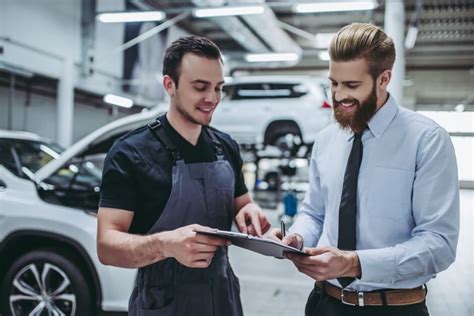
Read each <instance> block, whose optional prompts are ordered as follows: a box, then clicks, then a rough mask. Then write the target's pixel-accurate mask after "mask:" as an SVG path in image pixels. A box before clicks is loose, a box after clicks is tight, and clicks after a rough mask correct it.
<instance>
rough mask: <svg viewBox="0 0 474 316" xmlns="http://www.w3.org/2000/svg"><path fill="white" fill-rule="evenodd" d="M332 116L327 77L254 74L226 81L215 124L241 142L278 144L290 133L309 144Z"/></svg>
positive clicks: (247, 143)
mask: <svg viewBox="0 0 474 316" xmlns="http://www.w3.org/2000/svg"><path fill="white" fill-rule="evenodd" d="M331 119H332V109H331V105H330V102H329V96H328V82H327V79H322V78H314V77H303V76H301V77H296V76H293V77H292V76H278V77H277V76H265V77H263V76H262V77H257V76H255V77H240V78H236V79H234V80H232V82H230V83H228V84H227V83H226V85H225V86H224V88H223V98H222V101H221V103H220V105H219V106H218V107H217V109H216V112H215V113H214V115H213V119H212V125H213V126H215V127H216V128H218V129H220V130H222V131H224V132H227V133H229V134H230V135H232V137H234V138H235V139H236V140H237V141H238V142H239V143H240V144H242V145H259V144H261V145H264V146H265V145H275V144H277V142H278V141H279V140H281V139H282V138H285V136H286V135H288V134H291V135H294V136H296V137H297V138H298V139H299V141H301V142H302V143H303V144H308V145H309V144H312V143H313V142H314V140H315V138H316V135H317V133H318V132H319V131H320V130H322V129H323V128H324V127H326V126H327V125H329V124H330V122H331Z"/></svg>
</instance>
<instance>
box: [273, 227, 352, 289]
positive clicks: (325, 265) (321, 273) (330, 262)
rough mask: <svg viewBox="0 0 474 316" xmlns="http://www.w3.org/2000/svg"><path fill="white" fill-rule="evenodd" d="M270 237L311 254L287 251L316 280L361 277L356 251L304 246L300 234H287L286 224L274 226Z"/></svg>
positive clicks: (301, 270)
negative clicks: (302, 254)
mask: <svg viewBox="0 0 474 316" xmlns="http://www.w3.org/2000/svg"><path fill="white" fill-rule="evenodd" d="M269 238H271V239H273V240H275V241H278V242H281V243H283V244H285V245H288V246H291V247H294V248H297V249H302V250H303V251H304V252H305V253H307V254H308V255H309V256H301V255H298V254H294V253H285V256H286V257H287V258H288V259H290V260H291V261H292V262H293V263H294V265H295V266H296V268H297V269H298V271H300V272H302V273H304V274H306V275H308V276H309V277H311V278H312V279H314V280H317V281H324V280H331V279H334V278H338V277H341V276H350V277H359V276H360V274H361V268H360V262H359V257H358V256H357V253H356V252H354V251H342V250H339V249H337V248H335V247H319V248H304V249H303V238H302V237H301V236H300V235H298V234H288V235H287V234H286V233H285V224H284V223H283V222H282V224H281V228H280V229H278V228H274V229H273V230H272V231H271V232H270V234H269Z"/></svg>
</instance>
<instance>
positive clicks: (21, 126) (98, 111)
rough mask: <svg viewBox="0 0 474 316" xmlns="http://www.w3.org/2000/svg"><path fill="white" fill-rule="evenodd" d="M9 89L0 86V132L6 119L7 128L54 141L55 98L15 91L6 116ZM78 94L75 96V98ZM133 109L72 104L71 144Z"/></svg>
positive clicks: (88, 103)
mask: <svg viewBox="0 0 474 316" xmlns="http://www.w3.org/2000/svg"><path fill="white" fill-rule="evenodd" d="M9 94H10V89H9V88H7V87H3V86H0V113H1V115H0V129H8V120H9V116H10V117H11V129H13V130H22V131H29V132H33V133H36V134H38V135H41V136H43V137H46V138H49V139H52V140H56V107H57V103H56V98H55V96H54V95H43V94H38V93H27V92H26V91H25V90H24V89H21V88H17V89H16V90H15V93H14V99H13V100H12V102H13V103H12V107H11V108H12V113H11V114H9V110H8V108H9V107H8V105H9ZM77 94H78V93H76V95H77ZM135 111H136V110H127V109H124V110H120V111H119V110H117V111H112V108H111V107H109V106H106V105H101V104H98V100H91V102H87V103H86V102H83V101H82V100H81V101H78V100H76V102H75V104H74V125H73V142H75V141H77V140H79V139H81V138H82V137H84V136H85V135H87V134H89V133H90V132H92V131H94V130H96V129H97V128H99V127H101V126H103V125H105V124H107V123H110V122H112V121H113V120H116V119H118V118H121V117H124V116H126V115H129V114H132V113H133V112H135Z"/></svg>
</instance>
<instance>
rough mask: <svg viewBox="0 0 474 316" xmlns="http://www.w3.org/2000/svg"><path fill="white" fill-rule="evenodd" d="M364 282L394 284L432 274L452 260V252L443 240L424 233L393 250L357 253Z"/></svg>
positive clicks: (390, 248) (371, 250) (433, 234)
mask: <svg viewBox="0 0 474 316" xmlns="http://www.w3.org/2000/svg"><path fill="white" fill-rule="evenodd" d="M357 254H358V256H359V260H360V265H361V279H362V280H363V281H364V282H396V281H400V280H405V279H410V278H414V277H421V276H425V275H434V274H436V273H438V272H440V271H443V270H445V269H446V268H447V267H448V266H449V265H450V264H451V263H452V262H454V259H455V250H454V249H453V248H452V247H451V246H450V245H449V243H447V242H446V241H445V239H444V238H442V237H441V236H438V235H437V234H435V233H425V234H424V235H423V236H415V237H413V238H412V239H410V240H408V241H406V242H404V243H401V244H398V245H396V246H394V247H387V248H381V249H367V250H357Z"/></svg>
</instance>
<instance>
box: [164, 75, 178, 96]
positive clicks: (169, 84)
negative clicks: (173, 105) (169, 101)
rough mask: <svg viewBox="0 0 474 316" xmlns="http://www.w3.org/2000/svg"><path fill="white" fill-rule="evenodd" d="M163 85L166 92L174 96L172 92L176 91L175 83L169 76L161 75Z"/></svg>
mask: <svg viewBox="0 0 474 316" xmlns="http://www.w3.org/2000/svg"><path fill="white" fill-rule="evenodd" d="M163 87H164V88H165V90H166V92H167V93H168V95H169V96H170V97H174V94H175V92H176V85H175V83H174V81H173V79H171V77H170V76H168V75H164V76H163Z"/></svg>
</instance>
